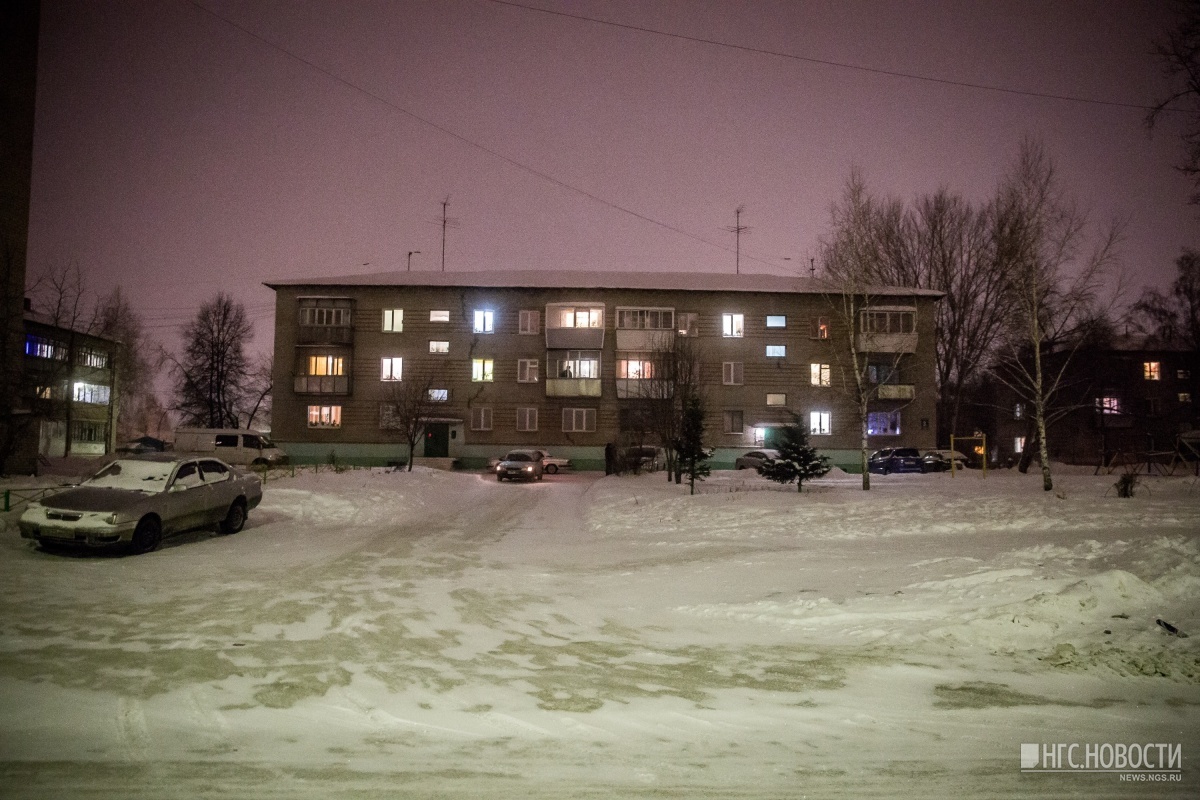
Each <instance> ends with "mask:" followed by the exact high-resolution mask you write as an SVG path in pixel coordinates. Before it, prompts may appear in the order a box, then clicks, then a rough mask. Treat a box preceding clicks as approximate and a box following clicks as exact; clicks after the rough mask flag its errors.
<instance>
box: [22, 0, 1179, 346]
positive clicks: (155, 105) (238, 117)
mask: <svg viewBox="0 0 1200 800" xmlns="http://www.w3.org/2000/svg"><path fill="white" fill-rule="evenodd" d="M533 1H534V0H529V2H530V3H532V2H533ZM538 1H539V3H540V5H541V6H542V7H544V8H550V9H554V10H556V11H561V12H565V13H568V14H574V15H581V16H587V17H593V18H597V19H602V20H605V21H608V22H613V23H618V24H619V25H621V26H634V27H642V28H653V29H656V30H661V31H667V32H670V33H673V34H676V35H677V37H691V39H693V40H685V39H682V38H673V37H669V36H663V35H659V34H655V33H649V32H644V31H638V30H632V29H630V27H618V26H612V25H605V24H600V23H598V22H591V21H583V20H578V19H571V18H567V17H565V16H560V15H549V14H545V13H541V12H538V11H531V10H525V9H521V8H517V7H514V6H512V5H507V4H500V3H494V2H488V0H430V1H429V2H333V0H306V1H302V0H286V1H285V0H280V1H279V2H231V1H230V0H200V2H199V3H197V4H193V3H189V2H183V0H161V1H160V2H119V0H105V2H103V3H98V2H90V1H88V0H71V1H63V0H43V4H42V15H43V16H42V31H41V34H42V41H41V56H40V62H39V74H38V81H39V86H38V98H37V102H38V106H37V121H36V144H35V152H34V173H33V197H32V211H31V220H30V243H29V268H30V273H31V276H36V275H37V274H40V273H42V272H44V271H45V270H46V269H47V268H49V267H51V266H54V265H63V264H70V263H78V264H79V266H80V267H81V269H82V270H83V272H84V274H85V276H86V277H87V279H88V282H89V285H90V287H91V289H92V290H94V291H96V292H106V291H108V290H109V289H111V287H112V286H113V285H114V284H116V283H121V284H124V285H125V286H126V287H127V290H128V292H129V294H130V295H131V296H132V297H133V299H134V300H135V302H137V303H138V304H139V305H140V306H141V307H142V308H143V309H145V320H146V323H147V325H148V327H150V328H151V330H152V332H155V333H157V334H161V335H162V336H163V337H164V339H165V341H166V342H167V343H170V342H171V341H172V339H171V334H172V333H173V331H174V329H176V328H177V327H178V326H179V325H180V324H181V323H183V322H185V321H187V320H188V319H190V318H191V317H192V316H193V315H194V313H195V311H196V308H197V307H198V305H199V303H200V302H201V301H203V300H204V299H207V298H208V297H211V296H212V295H213V294H214V293H215V292H216V291H218V290H223V291H227V292H232V293H233V294H234V295H235V296H236V297H237V298H239V299H241V300H242V301H243V302H245V304H246V306H247V310H248V311H249V312H250V314H251V316H252V317H253V318H254V319H255V320H256V322H257V323H258V338H257V339H256V342H255V349H265V348H269V347H270V338H271V331H270V327H269V323H270V320H271V319H272V313H273V312H272V302H273V293H272V292H271V291H270V290H268V289H266V288H265V287H263V286H262V285H261V283H262V281H264V280H273V279H287V278H296V277H302V276H326V275H341V274H353V273H361V272H368V271H387V270H394V269H400V270H403V269H404V268H405V263H406V254H407V253H408V251H410V250H419V251H421V252H420V254H419V255H414V256H413V257H412V267H413V269H414V270H417V269H421V270H428V269H439V268H440V258H441V255H440V248H441V229H440V226H439V225H438V224H437V219H438V217H439V216H440V214H441V203H442V201H443V200H444V199H446V198H447V197H449V201H450V206H449V215H450V216H451V217H453V218H456V219H457V220H458V221H459V224H458V227H457V228H455V229H452V230H450V232H449V237H448V244H447V251H446V268H447V270H450V269H454V270H488V269H537V270H563V269H572V270H575V269H581V270H635V271H640V270H670V271H689V270H692V271H732V270H733V269H734V260H735V256H734V237H733V235H732V234H731V233H728V232H727V231H726V230H725V228H727V227H729V226H732V225H733V224H734V209H735V208H737V207H738V206H739V205H744V206H745V211H744V213H743V215H742V218H741V222H742V224H743V225H747V226H750V228H751V230H750V231H749V232H748V233H746V234H744V235H743V237H742V255H741V263H742V269H743V271H752V272H776V273H788V272H795V271H800V270H802V271H803V272H804V273H805V274H806V273H807V266H808V262H809V258H810V257H813V256H815V255H816V253H817V249H818V240H819V238H820V237H821V236H823V235H824V234H825V233H826V231H827V226H828V220H829V207H830V204H831V203H832V202H833V201H834V200H835V199H836V198H837V197H838V196H839V194H840V192H841V189H842V186H843V184H844V182H845V179H846V177H847V175H848V173H849V171H850V168H851V167H852V166H854V165H857V166H858V167H860V168H861V170H862V171H863V173H864V175H865V177H866V179H867V181H868V184H869V185H870V186H871V187H872V188H873V189H874V190H876V191H878V192H881V193H888V194H893V195H896V196H899V197H901V198H905V199H910V198H912V197H914V196H916V195H918V194H920V193H925V192H929V191H933V190H935V189H937V188H938V187H939V186H946V187H948V188H950V189H952V190H956V191H959V192H961V193H962V194H964V195H966V196H967V197H969V198H973V199H982V198H984V197H986V196H987V195H989V194H990V192H991V191H992V190H993V188H994V187H995V185H996V183H997V181H998V180H999V179H1000V177H1001V175H1002V173H1003V172H1004V170H1005V168H1006V167H1007V165H1008V164H1009V163H1011V161H1012V159H1013V157H1014V155H1015V153H1016V151H1017V147H1018V143H1019V141H1020V139H1021V137H1022V136H1023V135H1025V134H1030V135H1033V136H1035V137H1038V138H1040V139H1041V140H1042V141H1043V142H1044V144H1045V145H1046V147H1047V149H1048V151H1049V152H1050V154H1051V155H1052V156H1053V157H1054V159H1055V160H1056V162H1057V164H1058V166H1059V168H1060V171H1061V175H1062V179H1063V181H1064V183H1065V185H1066V186H1067V187H1068V189H1069V190H1070V191H1071V192H1072V193H1073V194H1074V195H1075V196H1076V197H1077V198H1078V199H1079V200H1080V201H1082V202H1083V203H1085V204H1086V205H1087V206H1088V207H1089V208H1090V209H1091V211H1092V216H1093V220H1094V221H1095V222H1097V223H1101V222H1104V221H1107V220H1109V219H1111V218H1112V217H1113V216H1116V215H1121V216H1125V217H1127V218H1128V227H1127V229H1126V231H1127V238H1126V242H1125V246H1124V256H1125V262H1126V264H1127V270H1128V272H1129V276H1130V281H1131V283H1132V284H1133V286H1134V287H1135V289H1140V287H1141V286H1143V285H1146V284H1157V285H1165V284H1166V283H1167V282H1168V281H1169V280H1170V278H1171V276H1172V274H1173V270H1174V267H1173V261H1174V258H1175V257H1176V256H1177V255H1178V253H1179V250H1180V248H1181V247H1182V246H1184V245H1192V246H1198V245H1200V236H1197V220H1198V217H1197V209H1196V208H1195V207H1190V206H1187V205H1186V199H1187V196H1188V193H1189V190H1190V188H1191V187H1190V185H1189V183H1188V182H1187V181H1186V180H1185V179H1184V178H1182V177H1180V176H1179V175H1178V174H1177V173H1176V172H1175V171H1174V170H1173V169H1172V165H1173V164H1174V163H1175V162H1176V161H1177V160H1178V158H1179V156H1180V154H1181V149H1180V144H1179V139H1178V132H1179V127H1178V123H1177V122H1176V121H1174V120H1170V121H1168V122H1167V123H1166V124H1164V125H1162V126H1160V127H1159V128H1158V129H1156V131H1155V134H1154V136H1153V137H1151V136H1150V135H1148V134H1147V132H1146V130H1145V128H1144V126H1143V124H1142V119H1143V114H1144V112H1143V111H1141V110H1139V109H1138V108H1131V107H1126V106H1124V105H1121V104H1133V105H1144V104H1147V103H1149V102H1151V101H1152V100H1153V99H1155V98H1157V97H1158V96H1159V95H1160V94H1161V93H1162V91H1163V84H1162V78H1161V77H1160V74H1159V65H1158V63H1157V61H1156V60H1155V58H1154V57H1153V56H1152V55H1151V53H1150V43H1151V40H1152V39H1153V38H1155V37H1156V36H1158V35H1159V34H1160V33H1161V31H1162V30H1163V29H1164V28H1165V27H1166V26H1167V25H1168V23H1169V17H1168V16H1167V13H1166V12H1167V11H1168V10H1169V8H1168V4H1166V3H1161V2H1151V0H1121V2H1107V3H1101V2H1066V1H1065V0H1056V1H1055V2H1052V3H1046V2H1044V1H1037V0H1034V1H1031V2H989V3H966V2H930V1H929V0H921V1H918V0H913V1H912V2H862V3H853V2H842V1H841V0H830V2H791V1H790V0H780V1H779V2H765V1H764V2H683V1H679V2H674V1H669V0H577V1H576V2H552V0H538ZM522 2H524V0H522ZM205 9H209V10H211V12H212V13H210V12H209V11H206V10H205ZM222 17H223V18H225V19H227V20H230V21H232V23H235V24H231V23H230V22H227V21H225V20H223V19H222ZM695 39H705V40H713V41H717V42H721V43H724V44H726V45H733V46H721V45H718V44H712V43H703V42H700V41H695ZM745 48H751V49H755V50H768V51H775V52H778V53H784V54H791V55H794V56H800V57H802V58H803V59H813V60H815V61H812V60H801V59H796V58H787V57H782V56H775V55H766V54H762V53H757V52H751V51H749V50H747V49H745ZM306 62H307V63H306ZM817 62H838V63H840V64H848V65H856V66H860V67H866V68H869V69H871V70H876V71H865V70H858V69H853V68H849V67H846V66H837V65H836V64H832V63H817ZM889 72H899V73H909V74H916V75H920V76H925V77H928V78H935V79H938V80H939V81H957V82H964V83H975V84H987V85H992V86H999V87H1004V88H1008V89H1014V90H1019V91H1018V92H1016V93H1014V92H999V91H989V90H985V89H977V88H967V87H963V86H957V85H949V84H947V83H944V82H938V81H933V80H918V79H913V78H908V77H900V76H896V75H892V74H886V73H889ZM1019 92H1030V93H1037V94H1044V95H1045V94H1048V95H1063V96H1069V97H1079V98H1087V99H1090V100H1096V101H1103V102H1100V103H1087V102H1076V101H1072V100H1063V99H1049V98H1046V97H1039V96H1034V95H1031V94H1021V93H1019ZM1114 104H1115V105H1114ZM786 259H790V260H786ZM364 264H368V265H369V266H366V267H364Z"/></svg>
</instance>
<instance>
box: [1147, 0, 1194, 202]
mask: <svg viewBox="0 0 1200 800" xmlns="http://www.w3.org/2000/svg"><path fill="white" fill-rule="evenodd" d="M1176 6H1177V7H1178V9H1179V19H1178V22H1177V23H1176V26H1175V27H1174V28H1173V29H1171V30H1170V31H1168V32H1167V33H1166V35H1165V36H1164V37H1163V38H1162V39H1160V40H1158V41H1157V42H1155V43H1154V52H1155V53H1156V54H1157V55H1158V57H1159V59H1160V61H1161V63H1162V69H1163V74H1164V76H1165V77H1166V78H1167V80H1168V81H1170V83H1171V89H1170V91H1169V92H1168V93H1167V95H1166V96H1165V97H1163V98H1161V99H1160V100H1159V101H1158V102H1156V103H1155V104H1154V106H1153V107H1152V108H1151V109H1150V111H1149V113H1147V114H1146V126H1147V127H1148V128H1150V129H1151V130H1153V129H1154V126H1155V125H1156V124H1157V123H1158V121H1159V120H1160V119H1161V118H1162V116H1163V115H1164V114H1168V113H1171V112H1176V111H1181V112H1183V114H1184V115H1185V116H1186V120H1187V121H1186V122H1185V123H1184V129H1183V134H1182V137H1183V145H1184V157H1183V160H1182V161H1181V162H1180V163H1179V165H1178V169H1179V171H1180V172H1182V173H1183V174H1184V175H1187V176H1189V177H1191V178H1192V179H1193V180H1195V181H1196V185H1197V187H1198V188H1200V0H1179V1H1178V2H1177V3H1176ZM1191 202H1192V203H1200V191H1197V192H1196V193H1194V194H1193V195H1192V197H1191Z"/></svg>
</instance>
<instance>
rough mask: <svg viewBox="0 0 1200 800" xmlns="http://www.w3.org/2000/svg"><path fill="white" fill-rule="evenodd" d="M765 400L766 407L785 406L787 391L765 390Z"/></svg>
mask: <svg viewBox="0 0 1200 800" xmlns="http://www.w3.org/2000/svg"><path fill="white" fill-rule="evenodd" d="M766 402H767V407H768V408H786V407H787V392H767V399H766Z"/></svg>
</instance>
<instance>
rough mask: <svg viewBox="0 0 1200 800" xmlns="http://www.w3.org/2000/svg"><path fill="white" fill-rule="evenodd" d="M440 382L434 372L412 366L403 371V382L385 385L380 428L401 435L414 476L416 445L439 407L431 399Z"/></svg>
mask: <svg viewBox="0 0 1200 800" xmlns="http://www.w3.org/2000/svg"><path fill="white" fill-rule="evenodd" d="M406 361H407V359H406ZM437 379H438V375H437V372H436V371H435V370H433V369H431V368H429V367H427V366H418V365H416V364H412V365H409V366H406V367H405V368H404V372H403V374H402V375H401V380H395V381H386V382H384V384H383V387H384V388H383V395H382V399H381V403H380V406H379V427H380V428H382V429H384V430H395V431H400V434H401V435H402V436H403V437H404V441H405V443H406V444H408V471H409V472H412V468H413V459H414V457H415V454H416V450H417V442H418V441H419V440H420V438H421V434H422V433H424V431H425V425H426V423H427V421H428V420H429V418H430V416H432V415H433V413H434V412H435V410H436V408H437V407H438V406H439V403H437V402H436V401H434V400H433V396H432V389H433V388H434V386H435V384H436V383H437Z"/></svg>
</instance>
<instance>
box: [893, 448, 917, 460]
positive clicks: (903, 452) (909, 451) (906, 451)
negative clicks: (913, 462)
mask: <svg viewBox="0 0 1200 800" xmlns="http://www.w3.org/2000/svg"><path fill="white" fill-rule="evenodd" d="M895 454H896V455H898V456H904V457H905V458H920V457H921V454H920V453H918V452H917V451H916V450H915V449H913V448H911V447H901V448H898V449H897V450H896V453H895Z"/></svg>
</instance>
